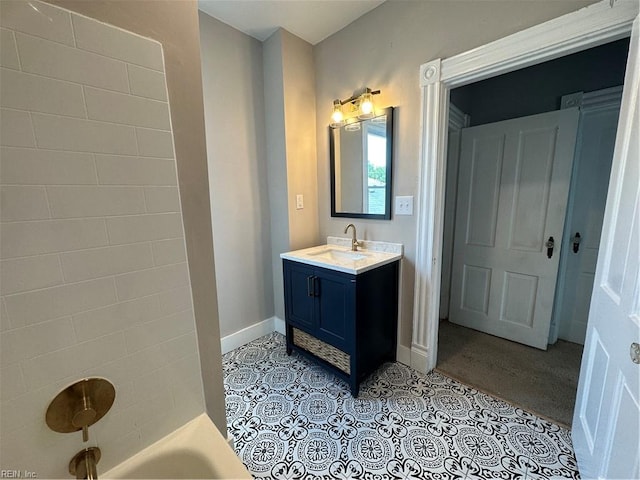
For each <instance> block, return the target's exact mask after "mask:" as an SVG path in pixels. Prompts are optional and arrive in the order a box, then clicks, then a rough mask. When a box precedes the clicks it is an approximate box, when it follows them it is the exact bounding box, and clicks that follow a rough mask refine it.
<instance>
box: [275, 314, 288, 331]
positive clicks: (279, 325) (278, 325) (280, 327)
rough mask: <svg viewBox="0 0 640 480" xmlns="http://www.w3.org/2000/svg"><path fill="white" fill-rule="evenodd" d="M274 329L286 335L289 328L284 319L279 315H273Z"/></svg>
mask: <svg viewBox="0 0 640 480" xmlns="http://www.w3.org/2000/svg"><path fill="white" fill-rule="evenodd" d="M273 331H274V332H278V333H281V334H282V335H286V334H287V329H286V325H285V323H284V320H282V319H281V318H278V317H273Z"/></svg>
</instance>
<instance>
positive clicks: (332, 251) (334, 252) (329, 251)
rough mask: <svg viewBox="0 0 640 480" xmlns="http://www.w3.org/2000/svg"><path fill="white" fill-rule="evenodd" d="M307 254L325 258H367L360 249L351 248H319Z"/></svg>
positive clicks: (338, 259)
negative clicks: (357, 250)
mask: <svg viewBox="0 0 640 480" xmlns="http://www.w3.org/2000/svg"><path fill="white" fill-rule="evenodd" d="M309 255H311V256H313V257H322V258H326V259H327V260H336V261H340V260H362V259H365V258H367V256H368V254H367V253H364V252H362V251H360V252H354V251H353V250H348V251H344V250H338V249H337V248H335V247H329V248H326V249H322V250H319V251H317V252H312V253H310V254H309Z"/></svg>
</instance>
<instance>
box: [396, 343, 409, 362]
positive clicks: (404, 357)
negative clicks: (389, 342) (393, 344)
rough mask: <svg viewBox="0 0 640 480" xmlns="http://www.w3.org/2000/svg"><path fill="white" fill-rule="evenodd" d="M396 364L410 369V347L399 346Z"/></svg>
mask: <svg viewBox="0 0 640 480" xmlns="http://www.w3.org/2000/svg"><path fill="white" fill-rule="evenodd" d="M396 362H399V363H402V364H403V365H407V366H409V367H410V366H411V349H410V348H409V347H405V346H404V345H398V349H397V350H396Z"/></svg>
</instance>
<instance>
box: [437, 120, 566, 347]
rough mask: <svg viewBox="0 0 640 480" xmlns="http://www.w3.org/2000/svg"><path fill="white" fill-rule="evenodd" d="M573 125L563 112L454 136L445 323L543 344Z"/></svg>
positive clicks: (510, 338) (489, 126)
mask: <svg viewBox="0 0 640 480" xmlns="http://www.w3.org/2000/svg"><path fill="white" fill-rule="evenodd" d="M577 124H578V110H577V109H567V110H559V111H555V112H548V113H543V114H540V115H533V116H530V117H523V118H518V119H515V120H507V121H504V122H497V123H492V124H488V125H481V126H478V127H472V128H468V129H463V130H462V147H461V153H460V168H459V174H458V175H459V176H458V200H457V206H456V229H455V240H454V254H453V267H452V283H451V306H450V311H449V320H450V321H452V322H453V323H457V324H459V325H463V326H466V327H470V328H474V329H476V330H480V331H483V332H486V333H490V334H492V335H497V336H500V337H503V338H507V339H509V340H514V341H516V342H520V343H524V344H526V345H530V346H533V347H537V348H541V349H546V348H547V339H548V335H549V324H550V322H551V312H552V307H553V298H554V291H555V286H556V277H557V271H558V259H559V256H560V255H559V253H560V252H559V250H560V246H561V240H562V233H563V225H564V219H565V211H566V204H567V196H568V191H569V180H570V177H571V164H572V161H573V152H574V147H575V140H576V130H577ZM550 237H553V239H554V240H555V248H554V249H553V251H552V254H551V257H550V258H549V257H548V249H547V246H546V243H547V241H548V239H549V238H550Z"/></svg>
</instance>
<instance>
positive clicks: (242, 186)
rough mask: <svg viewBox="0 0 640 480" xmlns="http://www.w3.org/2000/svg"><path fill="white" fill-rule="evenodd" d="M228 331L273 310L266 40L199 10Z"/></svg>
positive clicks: (222, 306)
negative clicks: (264, 78)
mask: <svg viewBox="0 0 640 480" xmlns="http://www.w3.org/2000/svg"><path fill="white" fill-rule="evenodd" d="M199 20H200V45H201V47H200V48H201V56H202V80H203V87H204V107H205V123H206V137H207V158H208V167H209V185H210V187H209V188H210V197H211V218H212V224H213V235H214V238H215V247H214V255H215V262H216V281H217V285H218V310H219V313H220V335H221V336H222V337H224V336H226V335H229V334H231V333H235V332H237V331H239V330H241V329H243V328H245V327H248V326H250V325H253V324H255V323H258V322H260V321H262V320H265V319H267V318H270V317H272V316H273V311H274V310H273V308H274V307H273V281H272V277H271V238H270V217H271V215H270V213H269V212H270V206H269V195H268V188H267V163H266V151H265V143H266V140H265V126H264V91H263V81H262V44H261V43H260V42H259V41H258V40H255V39H253V38H252V37H249V36H248V35H245V34H244V33H241V32H239V31H238V30H235V29H234V28H231V27H230V26H228V25H226V24H224V23H222V22H220V21H218V20H216V19H214V18H212V17H210V16H208V15H206V14H204V13H202V12H199Z"/></svg>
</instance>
